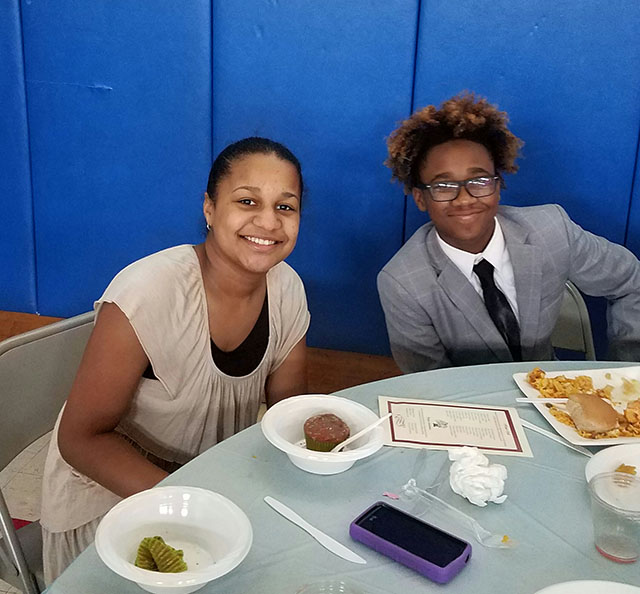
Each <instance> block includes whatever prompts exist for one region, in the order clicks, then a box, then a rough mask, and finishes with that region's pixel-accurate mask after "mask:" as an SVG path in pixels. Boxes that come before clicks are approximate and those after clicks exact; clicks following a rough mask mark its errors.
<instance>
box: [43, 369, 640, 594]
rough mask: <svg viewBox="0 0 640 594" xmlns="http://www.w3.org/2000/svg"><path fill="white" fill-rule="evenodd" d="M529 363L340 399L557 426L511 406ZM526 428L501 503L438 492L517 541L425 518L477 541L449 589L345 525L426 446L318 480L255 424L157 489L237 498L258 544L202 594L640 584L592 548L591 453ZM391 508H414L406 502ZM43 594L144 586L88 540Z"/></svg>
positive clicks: (436, 465) (424, 377)
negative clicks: (323, 585)
mask: <svg viewBox="0 0 640 594" xmlns="http://www.w3.org/2000/svg"><path fill="white" fill-rule="evenodd" d="M534 365H535V364H534V363H530V362H529V363H506V364H499V365H486V366H478V367H463V368H453V369H441V370H436V371H429V372H424V373H416V374H412V375H405V376H401V377H397V378H392V379H388V380H383V381H379V382H373V383H370V384H365V385H362V386H356V387H353V388H349V389H347V390H342V391H341V392H338V393H337V395H339V396H343V397H346V398H350V399H353V400H356V401H358V402H361V403H363V404H365V405H367V406H368V407H369V408H371V409H372V410H375V411H376V412H377V411H378V404H377V397H378V395H389V396H406V397H410V398H424V399H429V400H435V399H441V400H451V401H462V402H473V403H486V404H493V405H508V406H514V407H517V410H518V412H519V414H520V415H521V417H522V418H523V419H527V420H529V421H532V422H534V423H536V424H537V425H538V426H540V427H543V428H545V429H549V430H551V431H552V429H551V427H550V426H548V424H547V423H546V421H545V420H544V419H543V418H542V416H541V415H540V414H539V413H538V412H536V410H535V409H534V407H532V406H530V405H527V404H516V403H515V402H514V398H516V397H518V396H521V395H522V394H521V393H520V391H519V390H518V388H517V387H516V384H515V383H514V381H513V379H512V374H513V373H516V372H519V371H529V370H531V369H532V368H533V367H534ZM622 365H624V364H622V363H609V362H593V361H588V362H567V361H557V362H544V363H541V364H540V366H541V367H542V368H543V369H546V370H560V369H588V368H594V367H617V366H622ZM526 435H527V438H528V440H529V443H530V445H531V448H532V450H533V454H534V457H533V458H517V457H510V456H493V457H491V461H492V462H499V463H501V464H504V465H505V466H506V467H507V469H508V473H509V477H508V479H507V482H506V487H505V492H506V493H507V494H508V499H507V500H506V502H505V503H503V504H501V505H495V504H489V505H488V506H487V507H485V508H478V507H475V506H473V505H471V504H469V503H468V502H466V500H463V499H462V498H461V497H459V496H457V495H455V494H453V493H452V492H451V491H450V490H449V489H448V487H446V489H443V490H441V494H442V496H443V497H444V498H446V499H447V501H449V502H450V503H452V504H454V505H455V506H457V507H458V508H459V509H461V510H463V511H465V512H467V513H469V514H471V515H473V516H474V517H475V518H476V519H477V520H478V521H479V522H480V523H481V524H483V525H484V526H485V527H487V528H489V529H490V530H494V531H497V532H506V533H508V534H509V535H510V536H511V537H512V538H515V539H517V540H518V542H519V546H518V547H517V548H515V549H510V550H504V549H488V548H485V547H483V546H481V545H480V544H479V543H478V542H477V541H475V539H474V537H473V534H472V533H471V532H469V531H468V530H467V529H466V528H464V527H462V526H460V525H456V524H455V523H453V522H452V521H451V520H449V519H448V518H446V517H443V516H439V515H435V516H430V514H429V513H427V514H426V515H424V516H423V518H424V519H425V520H427V521H430V522H432V523H434V524H436V525H439V526H441V527H443V528H445V529H447V530H449V531H451V532H453V533H454V534H457V535H458V536H460V537H462V538H464V539H466V540H468V541H469V542H471V544H472V546H473V556H472V559H471V560H470V562H469V565H468V566H467V567H466V568H465V569H464V570H463V571H462V572H461V573H460V574H459V575H458V576H457V577H456V578H454V580H453V581H452V582H450V583H449V584H448V585H445V586H442V585H438V584H435V583H433V582H430V581H429V580H428V579H426V578H424V577H422V576H420V575H418V574H417V573H414V572H413V571H411V570H409V569H407V568H405V567H403V566H401V565H399V564H397V563H394V562H393V561H391V560H389V559H387V558H386V557H384V556H382V555H379V554H378V553H376V552H374V551H372V550H371V549H369V548H367V547H365V546H364V545H361V544H360V543H357V542H354V541H352V540H351V539H350V537H349V534H348V528H349V523H350V522H351V521H352V520H353V519H354V518H355V517H356V516H357V515H358V514H359V513H360V512H362V511H364V510H365V509H366V508H367V507H368V506H369V505H371V504H372V503H374V502H375V501H378V500H383V499H386V498H385V497H383V492H385V491H388V492H393V493H398V492H399V491H400V489H401V487H402V485H404V484H405V483H406V482H407V480H408V479H409V478H412V476H413V474H415V470H416V467H417V465H416V462H417V460H418V455H419V453H420V450H416V449H405V448H395V447H393V448H392V447H384V448H383V449H382V450H380V451H379V452H378V453H377V454H374V455H373V456H371V457H369V458H367V459H366V460H361V461H359V462H356V464H355V465H354V466H353V467H352V468H351V469H349V470H348V471H346V472H345V473H342V474H337V475H331V476H321V475H315V474H308V473H306V472H303V471H302V470H300V469H298V468H296V467H295V466H293V465H292V464H291V462H290V461H289V459H288V458H287V457H286V455H285V454H284V453H283V452H281V451H279V450H277V449H276V448H275V447H273V446H272V445H271V444H270V443H268V442H267V441H266V439H265V438H264V437H263V435H262V432H261V430H260V427H259V425H255V426H253V427H250V428H249V429H246V430H245V431H242V432H241V433H239V434H237V435H236V436H234V437H232V438H230V439H227V440H226V441H224V442H222V443H220V444H218V445H217V446H215V447H214V448H212V449H210V450H209V451H207V452H205V453H204V454H202V455H200V456H198V457H197V458H196V459H195V460H193V461H192V462H190V463H189V464H187V465H186V466H184V467H183V468H182V469H180V470H179V471H177V472H176V473H174V474H173V475H171V476H170V477H168V478H167V479H166V480H165V481H163V483H162V484H163V485H192V486H198V487H204V488H207V489H211V490H212V491H216V492H218V493H221V494H222V495H224V496H225V497H228V498H229V499H231V500H232V501H234V502H235V503H236V504H238V505H239V506H240V507H241V508H242V509H243V510H244V512H245V513H246V514H247V515H248V517H249V519H250V520H251V524H252V526H253V531H254V541H253V546H252V548H251V551H250V552H249V554H248V556H247V557H246V559H245V560H244V561H243V562H242V563H241V564H240V565H239V566H238V567H237V568H236V569H234V570H233V571H232V572H230V573H229V574H227V575H226V576H223V577H222V578H220V579H218V580H216V581H214V582H211V583H209V584H207V585H206V586H204V587H203V588H202V589H201V590H199V592H200V593H202V594H207V593H220V594H248V593H254V592H256V593H264V594H296V592H297V591H298V590H299V589H301V588H302V586H304V585H305V584H309V583H313V582H316V581H322V580H324V579H330V578H341V579H346V580H348V581H350V582H351V583H352V584H354V585H356V586H357V587H358V589H359V590H360V591H361V592H362V593H363V594H364V593H371V594H379V593H382V592H391V593H394V594H395V593H397V594H405V593H409V592H442V591H449V592H455V593H456V594H458V593H459V594H464V593H469V594H472V593H473V594H503V593H504V594H511V593H517V594H533V593H535V592H537V591H538V590H540V589H541V588H544V587H546V586H549V585H551V584H554V583H558V582H565V581H570V580H580V579H583V580H609V581H616V582H623V583H628V584H635V585H640V562H638V563H634V564H628V565H622V564H617V563H614V562H612V561H609V560H607V559H605V558H603V557H602V556H601V555H600V554H598V552H597V551H596V550H595V548H594V545H593V532H592V526H591V518H590V507H589V496H588V493H587V486H586V482H585V477H584V467H585V464H586V462H587V458H586V457H585V456H583V455H581V454H579V453H577V452H574V451H572V450H569V449H568V448H565V447H564V446H562V445H560V444H558V443H555V442H554V441H552V440H550V439H547V438H546V437H543V436H541V435H538V434H536V433H532V432H530V431H527V432H526ZM593 451H596V449H595V448H594V449H593ZM443 458H444V454H443V453H441V452H436V453H433V452H431V453H429V454H428V455H427V458H426V459H427V465H426V468H425V470H424V472H423V473H422V475H421V476H420V477H418V478H419V479H420V480H424V481H428V480H429V476H428V475H429V473H430V472H432V473H433V474H434V476H435V474H437V471H438V470H439V469H440V467H441V461H442V460H443ZM431 462H433V467H432V468H431V467H430V464H431ZM419 482H420V481H419ZM265 495H271V496H272V497H275V498H276V499H279V500H280V501H282V502H284V503H286V504H287V505H289V506H290V507H292V508H293V509H294V510H295V511H297V512H298V513H299V514H300V515H302V516H303V517H304V518H305V519H307V520H308V521H309V522H310V523H312V524H313V525H315V526H316V527H318V528H320V529H321V530H323V531H325V532H327V533H328V534H330V535H331V536H333V537H334V538H336V539H337V540H339V541H340V542H342V543H344V544H346V545H347V546H348V547H349V548H351V549H352V550H354V551H355V552H357V553H358V554H359V555H361V556H362V557H364V558H365V559H366V560H367V565H356V564H353V563H350V562H348V561H344V560H342V559H340V558H338V557H336V556H335V555H333V554H332V553H330V552H329V551H327V550H325V549H324V548H323V547H321V546H320V545H319V544H318V543H317V542H316V541H315V540H313V539H312V538H311V537H310V536H308V535H307V534H306V533H305V532H303V531H302V530H301V529H300V528H298V527H296V526H294V525H293V524H291V523H290V522H288V521H286V520H285V519H284V518H282V517H281V516H279V515H278V514H277V513H275V512H274V511H273V510H272V509H271V508H269V507H268V506H267V505H266V504H265V503H264V502H263V498H264V496H265ZM386 500H387V501H389V500H388V499H386ZM391 503H394V504H397V505H398V506H399V507H404V508H405V509H408V510H411V509H412V505H411V504H410V503H408V502H402V501H400V502H391ZM48 592H49V593H50V594H87V593H96V594H98V593H99V594H106V593H118V594H128V593H132V594H140V593H141V592H143V591H142V590H141V589H140V588H139V587H138V586H137V585H135V584H134V583H132V582H128V581H127V580H125V579H123V578H121V577H119V576H118V575H116V574H114V573H112V572H111V571H110V570H109V569H108V568H107V567H106V566H105V565H104V564H103V563H102V561H101V560H100V559H99V558H98V556H97V554H96V550H95V548H94V546H91V547H90V548H89V549H88V550H86V551H85V552H84V553H83V554H82V555H81V556H80V557H79V558H78V559H77V560H76V561H75V562H74V563H73V564H72V565H71V566H70V567H69V568H68V569H67V571H65V572H64V574H63V575H62V576H60V578H59V579H58V580H57V581H56V582H55V583H54V584H53V585H52V586H51V587H50V588H49V590H48ZM603 594H606V593H605V592H604V591H603Z"/></svg>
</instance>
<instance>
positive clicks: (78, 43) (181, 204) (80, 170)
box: [22, 0, 211, 316]
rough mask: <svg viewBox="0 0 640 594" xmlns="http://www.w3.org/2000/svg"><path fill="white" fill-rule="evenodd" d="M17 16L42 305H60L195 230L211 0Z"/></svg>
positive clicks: (206, 160) (99, 2)
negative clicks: (22, 41)
mask: <svg viewBox="0 0 640 594" xmlns="http://www.w3.org/2000/svg"><path fill="white" fill-rule="evenodd" d="M187 7H188V9H187ZM22 16H23V30H24V39H25V63H26V77H27V89H28V96H29V123H30V132H31V152H32V163H33V185H34V196H35V199H34V209H35V220H36V229H37V241H36V250H37V262H38V295H39V307H40V311H41V312H42V313H46V314H49V315H59V316H68V315H72V314H76V313H79V312H80V311H83V310H87V309H90V307H91V306H92V302H93V300H94V299H95V298H97V297H98V296H100V294H101V293H102V291H103V290H104V288H105V287H106V285H107V283H108V282H109V280H110V279H111V278H112V276H113V275H114V274H115V273H116V272H117V271H118V270H120V269H121V268H122V267H123V266H125V265H126V264H128V263H129V262H132V261H133V260H135V259H137V258H139V257H141V256H144V255H146V254H148V253H151V252H153V251H156V250H158V249H161V248H163V247H167V246H170V245H175V244H178V243H186V242H189V241H194V242H195V241H199V240H200V239H201V237H202V235H201V227H202V211H201V204H202V193H203V192H204V189H205V187H206V180H207V175H208V170H209V167H210V164H211V11H210V4H209V1H208V0H192V1H191V2H189V3H188V4H185V3H182V2H174V1H172V0H156V1H154V2H149V3H147V2H135V3H130V2H112V1H110V0H95V1H92V2H84V1H81V0H39V1H38V2H28V1H27V2H25V3H24V4H23V15H22Z"/></svg>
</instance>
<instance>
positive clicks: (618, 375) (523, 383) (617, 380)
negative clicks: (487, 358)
mask: <svg viewBox="0 0 640 594" xmlns="http://www.w3.org/2000/svg"><path fill="white" fill-rule="evenodd" d="M528 375H529V374H528V373H514V374H513V379H514V381H515V382H516V384H518V388H520V390H521V391H522V393H523V394H524V395H525V396H526V397H527V398H530V399H531V400H541V398H540V392H538V390H536V389H535V388H534V387H533V386H532V385H531V384H530V383H529V382H528V381H527V376H528ZM557 375H564V376H565V377H568V378H574V377H577V376H579V375H588V376H590V377H591V379H592V381H593V386H594V388H604V387H605V386H606V385H611V386H613V391H612V392H611V399H612V401H613V403H614V404H615V405H616V408H617V409H618V411H620V412H622V411H623V410H624V409H625V407H626V402H628V401H630V400H636V399H637V398H640V391H639V392H638V393H633V394H630V395H626V396H625V395H624V394H623V391H622V378H623V377H624V378H626V379H628V380H637V381H639V382H640V365H635V366H633V367H614V368H611V369H572V370H569V371H547V372H546V376H547V377H555V376H557ZM561 407H562V405H559V408H561ZM536 409H537V410H538V412H539V413H540V414H541V415H542V416H543V417H544V418H545V419H546V420H547V421H548V422H549V424H550V425H551V426H552V427H553V428H554V429H555V430H556V432H557V433H558V434H559V435H561V436H562V437H564V438H565V439H566V440H567V441H568V442H569V443H573V444H575V445H582V446H585V445H586V446H606V445H619V444H623V443H640V437H609V438H606V439H589V438H587V437H582V436H581V435H580V434H579V433H578V432H577V431H576V430H575V429H574V428H573V427H569V425H565V424H564V423H561V422H560V421H558V420H557V419H556V418H555V417H554V416H553V415H552V414H551V413H550V412H549V410H548V409H547V408H546V407H543V406H536Z"/></svg>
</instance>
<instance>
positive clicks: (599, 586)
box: [535, 580, 640, 594]
mask: <svg viewBox="0 0 640 594" xmlns="http://www.w3.org/2000/svg"><path fill="white" fill-rule="evenodd" d="M535 594H640V588H636V587H635V586H631V585H630V584H621V583H620V582H602V581H600V580H578V581H576V582H563V583H561V584H553V586H547V587H546V588H542V590H538V591H537V592H536V593H535Z"/></svg>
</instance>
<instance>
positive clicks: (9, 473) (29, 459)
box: [0, 433, 50, 594]
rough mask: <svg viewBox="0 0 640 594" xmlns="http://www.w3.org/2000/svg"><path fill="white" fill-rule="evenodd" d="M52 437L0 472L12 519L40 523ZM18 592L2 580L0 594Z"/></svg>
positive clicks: (41, 441)
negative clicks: (43, 475) (45, 469)
mask: <svg viewBox="0 0 640 594" xmlns="http://www.w3.org/2000/svg"><path fill="white" fill-rule="evenodd" d="M49 437H50V434H49V433H47V435H44V436H43V437H41V438H40V439H38V440H37V441H35V442H34V443H32V444H31V445H30V446H29V447H27V448H26V449H25V450H24V451H22V452H21V453H20V454H18V455H17V456H16V457H15V458H14V460H13V461H12V462H10V463H9V465H8V466H7V467H6V468H5V469H4V470H2V471H1V472H0V489H2V494H3V495H4V497H5V499H6V501H7V506H8V507H9V512H11V517H13V518H19V519H21V520H29V521H34V520H38V519H40V493H41V491H42V472H43V469H44V461H45V458H46V456H47V448H48V446H49ZM17 592H19V590H16V589H15V588H12V587H11V586H10V585H9V584H7V583H6V582H3V581H2V580H0V594H7V593H12V594H15V593H17Z"/></svg>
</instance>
